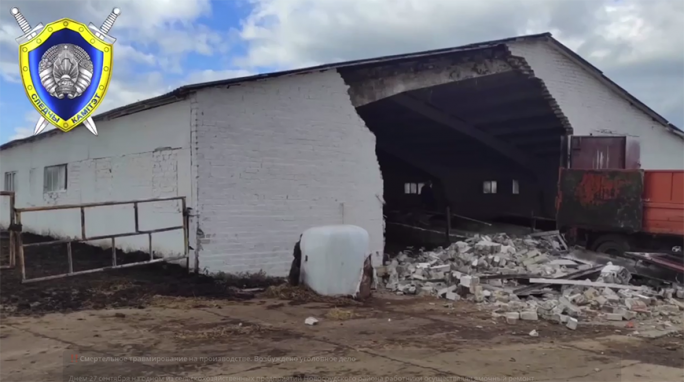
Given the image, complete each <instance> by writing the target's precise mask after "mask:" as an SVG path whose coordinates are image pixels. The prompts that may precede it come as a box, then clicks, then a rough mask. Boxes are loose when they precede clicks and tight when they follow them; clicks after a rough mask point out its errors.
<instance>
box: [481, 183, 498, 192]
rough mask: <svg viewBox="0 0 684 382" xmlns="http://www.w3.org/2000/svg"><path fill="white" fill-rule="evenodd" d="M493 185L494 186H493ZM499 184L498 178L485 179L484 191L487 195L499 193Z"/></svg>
mask: <svg viewBox="0 0 684 382" xmlns="http://www.w3.org/2000/svg"><path fill="white" fill-rule="evenodd" d="M492 186H493V187H492ZM497 189H498V184H497V181H496V180H483V181H482V193H483V194H486V195H494V194H496V193H497V191H498V190H497Z"/></svg>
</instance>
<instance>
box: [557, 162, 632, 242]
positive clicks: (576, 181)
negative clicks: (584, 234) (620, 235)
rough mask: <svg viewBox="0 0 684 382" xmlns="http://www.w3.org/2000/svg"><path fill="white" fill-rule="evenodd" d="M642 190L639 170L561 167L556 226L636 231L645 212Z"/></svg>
mask: <svg viewBox="0 0 684 382" xmlns="http://www.w3.org/2000/svg"><path fill="white" fill-rule="evenodd" d="M643 190H644V174H643V171H641V170H580V169H565V168H563V169H561V172H560V176H559V184H558V199H557V221H558V225H559V226H560V227H562V228H571V227H577V228H586V229H594V230H609V231H616V232H618V231H619V232H639V231H641V229H642V222H643V215H644V213H643V210H644V204H643V201H642V197H641V196H642V194H643Z"/></svg>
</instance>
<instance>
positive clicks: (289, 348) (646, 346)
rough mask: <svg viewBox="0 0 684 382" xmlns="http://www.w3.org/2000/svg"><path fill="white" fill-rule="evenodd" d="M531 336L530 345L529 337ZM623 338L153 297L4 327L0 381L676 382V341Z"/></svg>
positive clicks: (317, 306)
mask: <svg viewBox="0 0 684 382" xmlns="http://www.w3.org/2000/svg"><path fill="white" fill-rule="evenodd" d="M310 316H313V317H316V318H318V319H319V322H318V324H317V325H316V326H307V325H305V324H304V320H305V319H306V318H307V317H310ZM532 329H535V330H537V331H538V332H539V336H538V337H531V336H529V335H528V333H529V332H530V331H531V330H532ZM625 334H627V333H626V332H625V331H622V332H621V333H616V332H615V329H614V328H612V327H610V328H609V327H591V326H580V328H578V329H577V330H576V331H569V330H567V329H565V328H563V327H561V326H558V325H553V324H549V323H544V322H519V323H518V324H515V325H507V324H505V323H503V322H501V321H500V320H493V319H492V318H491V317H490V315H489V314H488V313H487V312H481V311H478V310H477V309H476V307H475V306H474V305H471V304H468V303H459V304H456V305H455V306H454V307H453V309H451V308H445V307H443V306H442V304H441V303H439V302H436V301H434V300H431V299H423V298H410V299H397V298H395V297H392V298H379V297H376V298H375V299H374V300H373V301H372V303H371V304H367V305H363V306H351V307H345V308H336V307H332V306H330V305H329V304H321V303H309V304H301V305H290V304H287V303H286V302H284V301H278V300H273V299H260V298H257V299H253V300H249V301H226V300H207V299H197V298H188V297H157V298H153V299H152V301H151V303H150V305H148V306H147V307H146V308H145V309H104V310H85V311H80V312H74V313H68V314H61V313H53V314H48V315H45V316H42V317H26V316H15V317H6V318H4V319H3V322H2V325H1V326H0V336H1V337H2V342H1V344H2V350H1V351H0V370H1V371H0V378H1V379H2V381H12V382H13V381H17V382H20V381H21V382H23V381H46V382H47V381H69V380H71V381H97V380H102V381H104V380H119V381H121V380H147V381H155V380H159V381H161V380H163V381H198V380H211V381H224V380H225V381H236V380H240V381H249V380H255V381H256V380H264V379H274V380H282V381H285V380H292V379H293V378H294V379H297V380H300V379H311V380H328V379H333V378H336V379H345V378H349V379H354V380H356V379H364V380H374V379H379V378H381V377H382V378H387V377H394V378H402V379H403V378H407V379H408V380H423V378H425V377H432V378H439V380H442V379H444V380H450V381H453V380H461V381H475V380H506V381H533V380H534V381H625V382H626V381H679V382H680V381H681V380H682V377H684V375H682V373H684V365H683V364H682V363H683V362H682V354H683V352H684V349H683V348H682V343H683V342H684V341H683V339H682V337H681V336H677V335H671V336H669V337H663V338H659V339H656V340H645V339H639V338H637V337H630V336H627V335H625ZM95 361H97V362H95ZM135 378H137V379H135ZM140 378H142V379H140Z"/></svg>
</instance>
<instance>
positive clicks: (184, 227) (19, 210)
mask: <svg viewBox="0 0 684 382" xmlns="http://www.w3.org/2000/svg"><path fill="white" fill-rule="evenodd" d="M174 200H179V201H180V202H181V215H182V220H183V224H182V225H180V226H174V227H166V228H158V229H152V230H140V223H139V208H138V207H139V204H142V203H155V202H166V201H174ZM124 204H133V210H134V220H135V232H126V233H118V234H112V235H100V236H92V237H88V236H87V235H86V218H85V209H86V208H94V207H105V206H116V205H124ZM76 208H78V209H80V212H81V230H80V231H81V237H80V238H72V239H60V240H51V241H46V242H40V243H29V244H23V243H21V245H19V246H18V248H19V259H20V262H21V278H22V282H23V283H27V282H34V281H43V280H52V279H57V278H62V277H68V276H74V275H80V274H87V273H93V272H99V271H104V270H107V269H119V268H128V267H131V266H135V265H142V264H152V263H157V262H160V261H173V260H180V259H188V255H189V249H188V248H189V247H188V221H187V216H186V214H185V210H186V200H185V197H184V196H174V197H169V198H158V199H142V200H130V201H123V202H102V203H87V204H69V205H61V206H44V207H28V208H13V211H14V215H15V216H16V222H17V224H19V225H20V224H21V216H22V213H29V212H42V211H55V210H66V209H76ZM176 230H182V231H183V255H182V256H178V257H173V258H170V259H155V258H154V251H153V250H152V234H153V233H160V232H169V231H176ZM138 235H147V237H148V238H147V240H148V251H149V254H150V259H149V260H146V261H140V262H135V263H130V264H121V265H119V264H117V261H116V239H117V238H121V237H131V236H138ZM105 239H111V245H112V265H111V266H107V267H102V268H97V269H89V270H84V271H74V267H73V265H74V264H73V258H72V244H73V243H83V242H86V241H95V240H105ZM55 244H66V245H67V261H68V263H69V264H68V265H69V271H68V272H67V273H63V274H59V275H53V276H46V277H37V278H32V279H27V278H26V262H25V256H24V248H29V247H39V246H46V245H55ZM188 262H189V260H188Z"/></svg>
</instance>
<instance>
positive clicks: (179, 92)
mask: <svg viewBox="0 0 684 382" xmlns="http://www.w3.org/2000/svg"><path fill="white" fill-rule="evenodd" d="M533 40H536V41H544V42H546V43H548V44H550V45H551V46H552V47H554V48H555V49H557V50H558V51H559V52H561V53H562V54H564V55H565V56H566V57H568V58H570V59H571V60H573V61H574V62H576V63H577V64H578V65H580V66H582V67H584V68H585V69H587V70H588V72H589V73H591V74H592V75H594V76H595V77H596V78H597V79H599V81H601V82H602V83H603V84H604V85H606V86H608V87H609V88H611V89H612V90H614V91H615V92H617V93H618V94H619V95H620V96H622V97H623V98H625V99H626V100H627V101H629V102H630V104H632V105H633V106H634V107H636V108H638V109H639V110H641V111H642V112H644V113H646V114H647V115H648V116H650V117H651V118H652V119H653V120H654V121H656V122H659V123H660V124H662V125H663V126H664V127H665V128H666V129H668V130H669V131H671V132H673V133H675V134H677V135H679V136H680V137H684V131H682V130H681V129H680V128H679V127H677V126H675V125H673V124H671V123H670V122H669V121H667V120H666V119H665V118H664V117H663V116H661V115H660V114H658V113H657V112H655V111H654V110H653V109H651V108H650V107H648V106H647V105H646V104H644V103H643V102H641V101H639V100H638V99H637V98H636V97H634V96H633V95H631V94H630V93H629V92H628V91H627V90H625V89H623V88H622V87H621V86H619V85H618V84H617V83H615V82H613V81H612V80H611V79H610V78H608V77H607V76H605V75H604V74H603V72H602V71H601V70H599V69H598V68H597V67H595V66H594V65H592V64H591V63H589V62H588V61H587V60H585V59H584V58H582V57H581V56H580V55H579V54H577V53H575V52H573V51H572V50H571V49H570V48H568V47H567V46H565V45H563V44H562V43H561V42H560V41H558V40H556V39H555V38H553V36H552V35H551V33H540V34H533V35H525V36H518V37H511V38H505V39H500V40H492V41H486V42H480V43H474V44H468V45H463V46H459V47H453V48H445V49H435V50H428V51H423V52H416V53H405V54H398V55H391V56H383V57H377V58H369V59H361V60H353V61H344V62H338V63H331V64H324V65H318V66H312V67H307V68H301V69H293V70H285V71H279V72H272V73H264V74H257V75H253V76H247V77H239V78H230V79H226V80H219V81H210V82H202V83H197V84H191V85H185V86H181V87H179V88H177V89H175V90H173V91H170V92H168V93H166V94H162V95H160V96H157V97H153V98H149V99H146V100H142V101H138V102H135V103H131V104H128V105H125V106H121V107H118V108H116V109H112V110H109V111H106V112H104V113H101V114H99V115H97V116H95V117H94V118H93V119H94V120H95V121H107V120H111V119H115V118H119V117H122V116H125V115H130V114H134V113H137V112H140V111H144V110H149V109H153V108H155V107H159V106H163V105H167V104H170V103H174V102H177V101H181V100H183V99H185V98H186V97H187V96H188V95H189V94H191V93H193V92H196V91H198V90H202V89H205V88H210V87H216V86H230V85H237V84H241V83H246V82H251V81H258V80H264V79H269V78H275V77H281V76H288V75H297V74H307V73H312V72H317V71H324V70H330V69H340V68H352V67H361V66H365V65H375V64H382V63H391V62H400V61H407V60H414V59H419V58H427V57H433V56H439V55H446V54H450V53H456V52H466V51H474V50H479V49H485V48H491V47H494V46H497V45H502V44H507V43H511V42H516V41H533ZM79 127H80V126H79ZM59 133H61V131H60V130H57V129H53V130H49V131H46V132H43V133H41V134H38V135H35V136H31V137H27V138H23V139H17V140H13V141H10V142H7V143H5V144H3V145H1V146H0V151H2V150H5V149H8V148H10V147H14V146H17V145H21V144H24V143H28V142H33V141H36V140H40V139H44V138H48V137H50V136H54V135H57V134H59Z"/></svg>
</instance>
